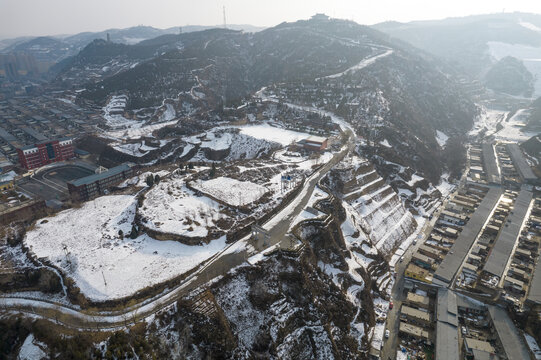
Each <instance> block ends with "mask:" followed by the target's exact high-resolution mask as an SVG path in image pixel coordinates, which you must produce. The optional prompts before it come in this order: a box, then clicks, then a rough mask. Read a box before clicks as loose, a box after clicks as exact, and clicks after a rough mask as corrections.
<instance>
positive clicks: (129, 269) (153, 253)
mask: <svg viewBox="0 0 541 360" xmlns="http://www.w3.org/2000/svg"><path fill="white" fill-rule="evenodd" d="M135 202H136V200H135V197H133V196H129V195H114V196H103V197H99V198H97V199H95V200H93V201H89V202H87V203H85V204H84V205H83V206H82V207H81V208H80V209H69V210H65V211H62V212H60V213H58V214H56V216H53V217H49V218H46V219H44V220H46V222H44V221H43V220H42V221H40V222H38V223H37V224H36V226H35V228H34V229H33V230H31V231H29V232H28V233H27V234H26V237H25V239H24V242H25V244H26V246H28V247H29V248H30V249H31V251H32V252H33V253H34V254H35V255H36V256H37V257H39V258H48V260H49V261H51V262H52V263H53V264H55V265H56V266H58V267H59V268H60V269H62V271H63V272H65V273H66V274H68V276H70V277H72V278H73V279H74V280H75V282H76V285H77V286H78V287H79V288H80V289H81V292H82V293H83V294H84V295H85V296H87V297H88V298H90V299H92V300H98V301H100V300H110V299H116V298H122V297H126V296H129V295H132V294H134V293H135V292H137V291H138V290H141V289H143V288H145V287H147V286H150V285H153V284H156V283H160V282H163V281H166V280H169V279H171V278H174V277H175V276H178V275H180V274H183V273H185V272H186V271H188V270H190V269H192V268H194V267H196V266H197V265H198V264H200V263H201V262H203V261H205V260H206V259H208V258H210V257H211V256H213V255H214V254H216V253H217V252H219V251H221V250H222V249H224V248H225V246H226V244H225V238H220V239H218V240H214V241H212V242H211V243H210V244H208V245H204V246H188V245H184V244H181V243H179V242H176V241H158V240H155V239H152V238H150V237H148V236H147V235H142V236H139V237H138V238H136V239H133V240H132V239H130V238H129V237H128V236H127V235H128V234H129V233H130V231H131V227H132V222H133V218H134V214H135V205H136V203H135ZM119 230H122V231H123V233H124V234H125V235H126V236H124V239H120V238H119V235H118V232H119Z"/></svg>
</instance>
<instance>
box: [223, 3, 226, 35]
mask: <svg viewBox="0 0 541 360" xmlns="http://www.w3.org/2000/svg"><path fill="white" fill-rule="evenodd" d="M223 13H224V29H227V22H226V21H225V5H224V7H223Z"/></svg>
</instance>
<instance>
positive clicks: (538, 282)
mask: <svg viewBox="0 0 541 360" xmlns="http://www.w3.org/2000/svg"><path fill="white" fill-rule="evenodd" d="M539 255H540V257H538V258H537V265H536V266H535V271H534V273H533V278H532V283H531V285H530V292H529V293H528V300H530V301H533V302H535V303H538V304H541V260H540V259H541V248H539Z"/></svg>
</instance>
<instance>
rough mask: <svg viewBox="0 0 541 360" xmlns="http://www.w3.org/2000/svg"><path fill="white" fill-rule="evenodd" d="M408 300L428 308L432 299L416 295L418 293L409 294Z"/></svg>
mask: <svg viewBox="0 0 541 360" xmlns="http://www.w3.org/2000/svg"><path fill="white" fill-rule="evenodd" d="M407 299H408V301H411V302H413V303H417V304H423V305H425V306H428V304H429V302H430V299H429V298H428V297H426V296H423V295H419V294H416V293H413V292H409V293H408V297H407Z"/></svg>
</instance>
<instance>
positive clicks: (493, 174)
mask: <svg viewBox="0 0 541 360" xmlns="http://www.w3.org/2000/svg"><path fill="white" fill-rule="evenodd" d="M483 166H484V167H485V173H486V176H487V181H488V182H489V183H493V184H500V183H501V178H500V170H499V169H498V163H497V160H496V155H495V154H494V146H493V145H492V143H484V144H483Z"/></svg>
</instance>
